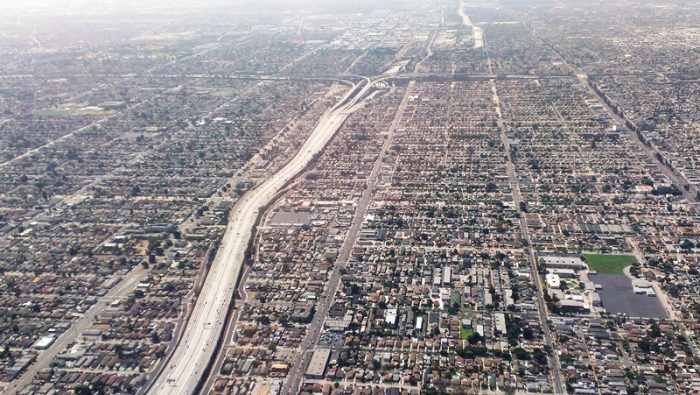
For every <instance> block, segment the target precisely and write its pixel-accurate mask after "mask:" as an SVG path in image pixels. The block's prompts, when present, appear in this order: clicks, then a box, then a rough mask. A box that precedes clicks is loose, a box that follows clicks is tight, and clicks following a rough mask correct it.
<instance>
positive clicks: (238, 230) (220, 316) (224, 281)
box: [151, 80, 379, 394]
mask: <svg viewBox="0 0 700 395" xmlns="http://www.w3.org/2000/svg"><path fill="white" fill-rule="evenodd" d="M377 81H379V80H377ZM377 81H374V82H377ZM365 82H366V83H364V84H359V85H357V86H355V87H354V88H353V89H351V90H350V91H349V92H348V94H347V95H346V96H345V97H344V98H342V99H341V100H340V102H339V104H337V105H336V106H334V107H333V108H331V109H329V110H327V111H326V112H325V113H324V114H323V115H322V116H321V118H320V119H319V121H318V123H317V124H316V127H315V128H314V130H313V132H312V133H311V135H310V136H309V137H308V139H307V140H306V141H305V142H304V145H303V146H302V147H301V149H300V150H299V151H298V152H297V154H296V155H295V156H294V157H293V158H292V159H291V160H290V161H289V162H287V164H286V165H285V166H284V167H283V168H282V169H281V170H279V171H278V172H277V173H275V174H274V175H272V176H270V178H268V179H267V180H266V181H264V182H263V183H262V184H260V185H259V186H257V187H255V188H254V189H252V190H250V191H248V192H246V193H245V194H244V195H243V196H242V197H241V199H239V201H238V202H237V203H236V205H235V206H234V207H233V209H232V210H231V217H230V220H229V224H228V226H227V229H226V232H225V234H224V238H223V240H222V243H221V246H220V247H219V250H218V252H217V254H216V257H215V258H214V261H213V263H212V265H211V268H210V269H209V273H208V275H207V278H206V280H205V283H204V286H203V288H202V291H201V293H200V295H199V297H198V298H197V301H196V304H195V306H194V308H193V310H192V313H191V315H190V317H189V320H188V321H187V326H186V327H185V330H184V332H183V335H182V338H181V339H180V341H179V342H178V343H177V346H176V348H175V351H174V352H173V354H172V356H171V357H170V360H169V361H168V362H167V363H166V364H165V366H164V369H163V371H162V372H161V373H160V375H159V377H158V378H157V379H156V380H155V382H154V385H153V387H152V390H151V392H152V393H158V394H190V393H193V392H194V391H195V390H196V389H197V387H198V385H199V383H200V380H201V377H202V375H203V373H204V372H205V370H206V369H207V367H208V366H209V364H210V361H211V359H212V355H214V354H215V352H216V347H217V343H218V341H219V339H220V337H221V335H222V332H223V328H224V324H225V321H226V317H227V313H228V311H229V308H230V305H231V302H232V298H233V293H234V288H235V287H236V283H237V280H238V278H239V276H240V273H241V271H242V268H243V264H244V259H245V254H246V251H247V249H248V245H249V241H250V239H251V237H252V235H253V231H254V227H255V224H256V221H257V218H258V215H259V213H261V211H262V210H263V209H264V208H265V207H266V206H267V205H268V204H270V203H271V202H272V200H273V199H274V197H275V196H276V194H277V193H278V192H279V191H280V190H281V189H282V188H283V187H284V186H285V185H286V184H287V183H289V182H290V181H291V180H292V179H293V178H294V177H295V176H296V175H298V174H299V173H300V172H301V171H302V170H303V169H304V168H306V166H307V165H308V164H309V163H310V162H311V161H312V160H313V159H314V157H315V156H316V154H318V153H319V152H321V151H322V150H323V148H324V147H325V146H326V144H327V143H328V142H329V141H330V140H331V138H332V137H333V136H334V135H335V132H336V131H337V130H338V129H339V128H340V127H341V126H342V124H343V123H344V122H345V119H346V118H347V117H348V116H349V115H350V114H351V113H352V112H353V110H354V109H355V107H356V105H357V104H358V102H359V101H360V100H362V99H363V98H364V97H365V95H366V94H367V92H368V91H369V90H370V88H371V87H372V85H373V82H371V81H369V80H365Z"/></svg>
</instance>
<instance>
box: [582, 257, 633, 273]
mask: <svg viewBox="0 0 700 395" xmlns="http://www.w3.org/2000/svg"><path fill="white" fill-rule="evenodd" d="M584 256H585V257H586V263H587V264H588V268H589V269H590V270H595V271H597V272H598V273H602V274H623V271H622V269H624V268H625V267H626V266H629V265H631V264H633V263H635V262H637V258H635V257H634V256H632V255H598V254H585V255H584Z"/></svg>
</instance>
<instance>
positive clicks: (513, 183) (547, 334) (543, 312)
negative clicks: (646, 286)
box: [491, 80, 565, 394]
mask: <svg viewBox="0 0 700 395" xmlns="http://www.w3.org/2000/svg"><path fill="white" fill-rule="evenodd" d="M491 89H492V91H493V101H494V103H495V105H496V115H497V117H498V120H497V123H498V128H499V129H500V131H501V140H502V142H503V145H504V150H505V152H506V160H507V162H506V168H507V171H508V178H509V184H510V187H511V192H512V194H513V204H514V206H515V211H516V212H518V214H519V215H521V216H522V210H521V209H520V202H521V201H522V196H521V195H520V182H519V180H518V175H517V172H516V170H515V164H514V163H513V158H511V155H510V152H511V151H510V139H509V138H508V133H507V131H506V125H505V123H504V121H503V118H502V113H501V103H500V99H499V97H498V91H497V89H496V82H495V81H494V80H491ZM519 222H520V234H521V235H522V238H523V240H524V242H525V243H526V244H527V246H526V247H525V248H526V249H527V252H528V257H529V261H530V265H531V266H530V272H531V276H532V280H533V282H534V283H535V285H536V286H537V296H538V297H537V300H536V304H537V310H538V312H539V315H540V321H541V322H542V332H543V333H544V339H545V342H546V343H547V346H549V348H550V350H552V352H550V353H548V354H549V357H550V368H551V369H552V380H553V381H554V389H555V392H556V393H557V394H563V393H565V392H564V385H563V380H562V376H561V363H560V362H559V355H558V354H557V352H556V349H555V347H554V344H555V343H554V340H553V339H552V334H551V331H550V330H549V324H548V321H549V316H548V313H547V306H546V305H545V303H544V290H543V289H542V282H541V281H540V280H539V273H538V271H537V259H536V257H535V253H534V251H533V249H532V247H531V245H532V243H531V241H530V234H529V233H528V230H527V225H526V224H525V220H524V219H521V220H520V221H519Z"/></svg>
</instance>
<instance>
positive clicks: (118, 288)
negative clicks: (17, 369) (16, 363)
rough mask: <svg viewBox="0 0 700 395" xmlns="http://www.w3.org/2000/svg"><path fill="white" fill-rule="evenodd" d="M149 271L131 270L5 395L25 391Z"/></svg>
mask: <svg viewBox="0 0 700 395" xmlns="http://www.w3.org/2000/svg"><path fill="white" fill-rule="evenodd" d="M146 274H148V273H147V271H146V270H145V269H144V268H143V267H142V266H141V265H138V266H136V267H134V268H133V269H131V271H130V272H129V273H127V275H126V276H125V277H123V278H122V281H121V282H120V283H119V284H117V285H115V286H114V287H113V288H112V289H111V290H110V291H109V292H107V294H106V295H105V296H103V297H102V298H100V300H99V301H98V302H97V303H96V304H95V305H94V306H92V308H90V310H88V311H87V313H85V315H83V316H82V317H81V318H80V319H78V320H77V321H75V322H74V323H73V324H72V325H71V327H70V329H68V330H67V331H65V332H63V334H61V336H59V337H58V338H57V339H56V341H55V342H54V343H53V344H52V345H51V346H50V347H49V348H48V349H46V350H44V351H42V352H41V354H39V357H38V358H37V360H36V361H35V362H34V363H33V364H32V365H31V366H29V368H28V369H27V370H26V371H25V372H24V373H23V374H22V376H20V377H19V378H18V379H17V380H15V381H13V382H12V384H10V385H9V386H8V387H7V388H6V390H5V391H3V394H13V393H17V392H19V391H21V390H22V389H24V388H25V387H26V386H27V385H29V383H31V381H32V379H33V378H34V376H35V375H36V374H37V373H38V372H39V371H40V370H41V369H43V368H46V367H48V366H49V364H50V363H51V361H52V360H53V359H54V357H55V356H56V355H58V353H60V352H61V351H63V350H65V349H66V347H67V346H68V345H69V344H71V343H73V342H75V340H76V339H77V338H78V337H79V336H80V335H82V334H83V332H84V331H85V330H86V329H88V328H89V327H90V326H91V325H92V323H93V322H94V321H95V317H97V316H98V315H100V314H102V312H103V311H104V310H105V308H107V306H108V305H109V303H111V302H112V301H114V300H116V299H119V298H122V297H125V296H127V295H128V294H129V293H130V292H131V291H133V290H134V288H136V285H137V284H138V283H139V282H140V281H141V280H142V279H143V278H144V277H145V276H146Z"/></svg>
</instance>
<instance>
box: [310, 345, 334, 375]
mask: <svg viewBox="0 0 700 395" xmlns="http://www.w3.org/2000/svg"><path fill="white" fill-rule="evenodd" d="M330 356H331V350H330V349H329V348H319V349H317V350H316V351H314V354H313V355H312V356H311V360H310V361H309V365H308V366H307V367H306V373H305V374H304V376H305V377H306V378H308V379H321V378H323V373H324V372H325V371H326V364H328V359H329V358H330Z"/></svg>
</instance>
